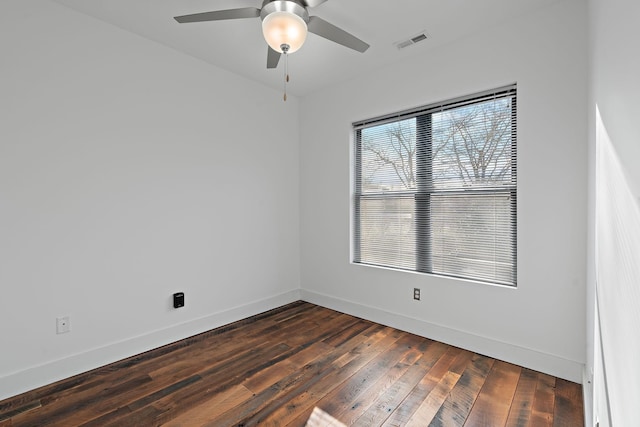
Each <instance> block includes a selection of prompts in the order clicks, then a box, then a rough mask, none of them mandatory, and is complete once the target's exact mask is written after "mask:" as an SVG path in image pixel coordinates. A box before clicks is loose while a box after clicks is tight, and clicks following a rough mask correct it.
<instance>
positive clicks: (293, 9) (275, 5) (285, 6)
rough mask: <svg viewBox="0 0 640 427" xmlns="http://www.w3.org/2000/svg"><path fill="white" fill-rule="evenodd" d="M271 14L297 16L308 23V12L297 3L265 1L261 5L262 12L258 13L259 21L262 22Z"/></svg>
mask: <svg viewBox="0 0 640 427" xmlns="http://www.w3.org/2000/svg"><path fill="white" fill-rule="evenodd" d="M273 12H288V13H293V14H294V15H297V16H299V17H300V18H302V19H303V20H304V22H309V12H307V9H306V8H305V7H304V6H303V5H302V4H301V3H298V2H297V1H292V0H273V1H272V0H265V1H264V3H262V10H261V11H260V19H261V20H262V21H264V18H266V17H267V15H270V14H272V13H273Z"/></svg>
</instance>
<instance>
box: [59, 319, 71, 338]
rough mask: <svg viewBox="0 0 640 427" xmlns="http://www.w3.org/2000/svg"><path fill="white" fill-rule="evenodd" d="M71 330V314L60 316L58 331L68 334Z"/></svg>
mask: <svg viewBox="0 0 640 427" xmlns="http://www.w3.org/2000/svg"><path fill="white" fill-rule="evenodd" d="M69 331H71V322H70V320H69V316H64V317H58V318H57V319H56V333H57V334H66V333H67V332H69Z"/></svg>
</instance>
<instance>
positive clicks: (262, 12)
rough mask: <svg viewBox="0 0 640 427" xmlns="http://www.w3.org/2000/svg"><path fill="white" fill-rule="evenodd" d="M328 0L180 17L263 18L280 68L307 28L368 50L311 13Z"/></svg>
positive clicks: (273, 62) (276, 1) (273, 0)
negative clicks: (279, 62)
mask: <svg viewBox="0 0 640 427" xmlns="http://www.w3.org/2000/svg"><path fill="white" fill-rule="evenodd" d="M325 1H327V0H264V1H263V3H262V8H261V9H258V8H256V7H244V8H240V9H227V10H215V11H212V12H203V13H195V14H192V15H183V16H176V17H175V18H174V19H175V20H176V21H178V22H179V23H181V24H185V23H191V22H207V21H222V20H227V19H243V18H260V19H261V20H262V33H263V35H264V38H265V40H266V42H267V44H268V45H269V48H268V50H267V68H276V67H277V66H278V61H279V60H280V55H282V54H285V55H287V54H290V53H293V52H295V51H296V50H298V49H300V47H301V46H302V45H303V43H304V41H305V39H306V36H307V31H309V32H312V33H314V34H317V35H319V36H321V37H324V38H325V39H328V40H331V41H333V42H335V43H338V44H340V45H342V46H346V47H348V48H350V49H353V50H356V51H358V52H361V53H362V52H364V51H366V50H367V49H368V48H369V45H368V44H367V43H365V42H363V41H362V40H360V39H359V38H357V37H355V36H353V35H352V34H349V33H348V32H346V31H345V30H343V29H341V28H338V27H336V26H335V25H333V24H330V23H329V22H327V21H325V20H324V19H322V18H319V17H317V16H310V15H309V12H308V8H310V7H316V6H318V5H320V4H322V3H324V2H325Z"/></svg>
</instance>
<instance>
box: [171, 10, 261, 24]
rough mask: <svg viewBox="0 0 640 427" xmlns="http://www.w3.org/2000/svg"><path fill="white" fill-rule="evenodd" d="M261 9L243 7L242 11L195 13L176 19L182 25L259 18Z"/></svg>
mask: <svg viewBox="0 0 640 427" xmlns="http://www.w3.org/2000/svg"><path fill="white" fill-rule="evenodd" d="M259 16H260V9H257V8H255V7H243V8H241V9H227V10H214V11H213V12H203V13H194V14H193V15H182V16H176V17H175V18H174V19H175V20H176V21H178V22H179V23H181V24H186V23H189V22H206V21H223V20H226V19H243V18H257V17H259Z"/></svg>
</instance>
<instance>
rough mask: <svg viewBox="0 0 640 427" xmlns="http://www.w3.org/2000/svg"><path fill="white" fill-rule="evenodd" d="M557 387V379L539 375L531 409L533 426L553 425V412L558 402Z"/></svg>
mask: <svg viewBox="0 0 640 427" xmlns="http://www.w3.org/2000/svg"><path fill="white" fill-rule="evenodd" d="M555 387H556V378H554V377H552V376H550V375H545V374H541V373H539V374H538V383H537V385H536V392H535V395H534V397H533V406H532V408H531V424H532V425H535V426H541V427H546V426H552V425H553V410H554V407H555V401H556V395H555Z"/></svg>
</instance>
